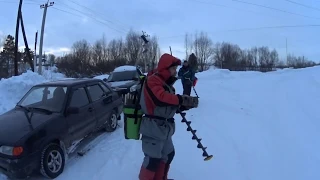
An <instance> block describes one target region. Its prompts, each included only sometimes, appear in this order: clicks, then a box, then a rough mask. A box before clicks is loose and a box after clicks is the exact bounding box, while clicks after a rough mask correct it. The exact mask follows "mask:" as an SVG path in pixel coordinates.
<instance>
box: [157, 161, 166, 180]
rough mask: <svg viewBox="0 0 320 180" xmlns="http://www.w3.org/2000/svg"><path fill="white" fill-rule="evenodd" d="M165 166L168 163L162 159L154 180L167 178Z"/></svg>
mask: <svg viewBox="0 0 320 180" xmlns="http://www.w3.org/2000/svg"><path fill="white" fill-rule="evenodd" d="M165 167H166V163H165V162H163V161H161V162H160V164H159V166H158V169H157V172H156V174H155V176H154V180H167V179H165V178H164V172H165Z"/></svg>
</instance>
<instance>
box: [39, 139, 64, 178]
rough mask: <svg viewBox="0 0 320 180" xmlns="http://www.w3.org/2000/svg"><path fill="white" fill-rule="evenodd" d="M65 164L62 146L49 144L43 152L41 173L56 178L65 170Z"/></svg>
mask: <svg viewBox="0 0 320 180" xmlns="http://www.w3.org/2000/svg"><path fill="white" fill-rule="evenodd" d="M64 166H65V156H64V152H63V150H62V149H61V147H60V146H59V145H58V144H54V143H51V144H49V145H47V146H46V147H45V148H44V149H43V151H42V153H41V166H40V172H41V174H42V175H43V176H45V177H47V178H49V179H54V178H56V177H58V176H59V175H60V174H61V173H62V172H63V169H64Z"/></svg>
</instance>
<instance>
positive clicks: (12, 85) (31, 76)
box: [0, 71, 64, 114]
mask: <svg viewBox="0 0 320 180" xmlns="http://www.w3.org/2000/svg"><path fill="white" fill-rule="evenodd" d="M62 78H64V75H63V74H60V73H54V72H52V71H43V75H42V76H41V75H39V74H37V73H34V72H32V71H27V72H26V73H23V74H22V75H20V76H13V77H11V78H8V79H1V81H0V114H3V113H4V112H6V111H8V110H10V109H11V108H13V107H14V106H15V105H16V103H17V102H18V101H19V100H20V99H21V98H22V96H23V95H24V94H25V93H26V92H27V91H28V90H29V89H30V88H31V87H32V86H34V85H36V84H39V83H43V82H46V81H51V80H57V79H62Z"/></svg>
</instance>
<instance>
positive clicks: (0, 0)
mask: <svg viewBox="0 0 320 180" xmlns="http://www.w3.org/2000/svg"><path fill="white" fill-rule="evenodd" d="M0 2H3V3H14V4H17V2H14V1H3V0H0ZM23 4H32V5H40V4H37V3H34V2H24V3H23Z"/></svg>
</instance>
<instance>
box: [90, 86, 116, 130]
mask: <svg viewBox="0 0 320 180" xmlns="http://www.w3.org/2000/svg"><path fill="white" fill-rule="evenodd" d="M87 90H88V93H89V96H90V99H91V101H92V106H93V108H94V110H95V117H96V119H97V124H96V127H100V126H102V125H103V124H104V123H105V122H106V121H107V120H108V118H109V116H110V114H111V111H112V102H110V103H107V104H106V103H105V102H104V99H106V98H111V99H112V97H111V91H110V90H109V89H108V88H107V89H106V88H105V87H103V86H102V83H101V82H97V83H94V84H91V85H88V86H87Z"/></svg>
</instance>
